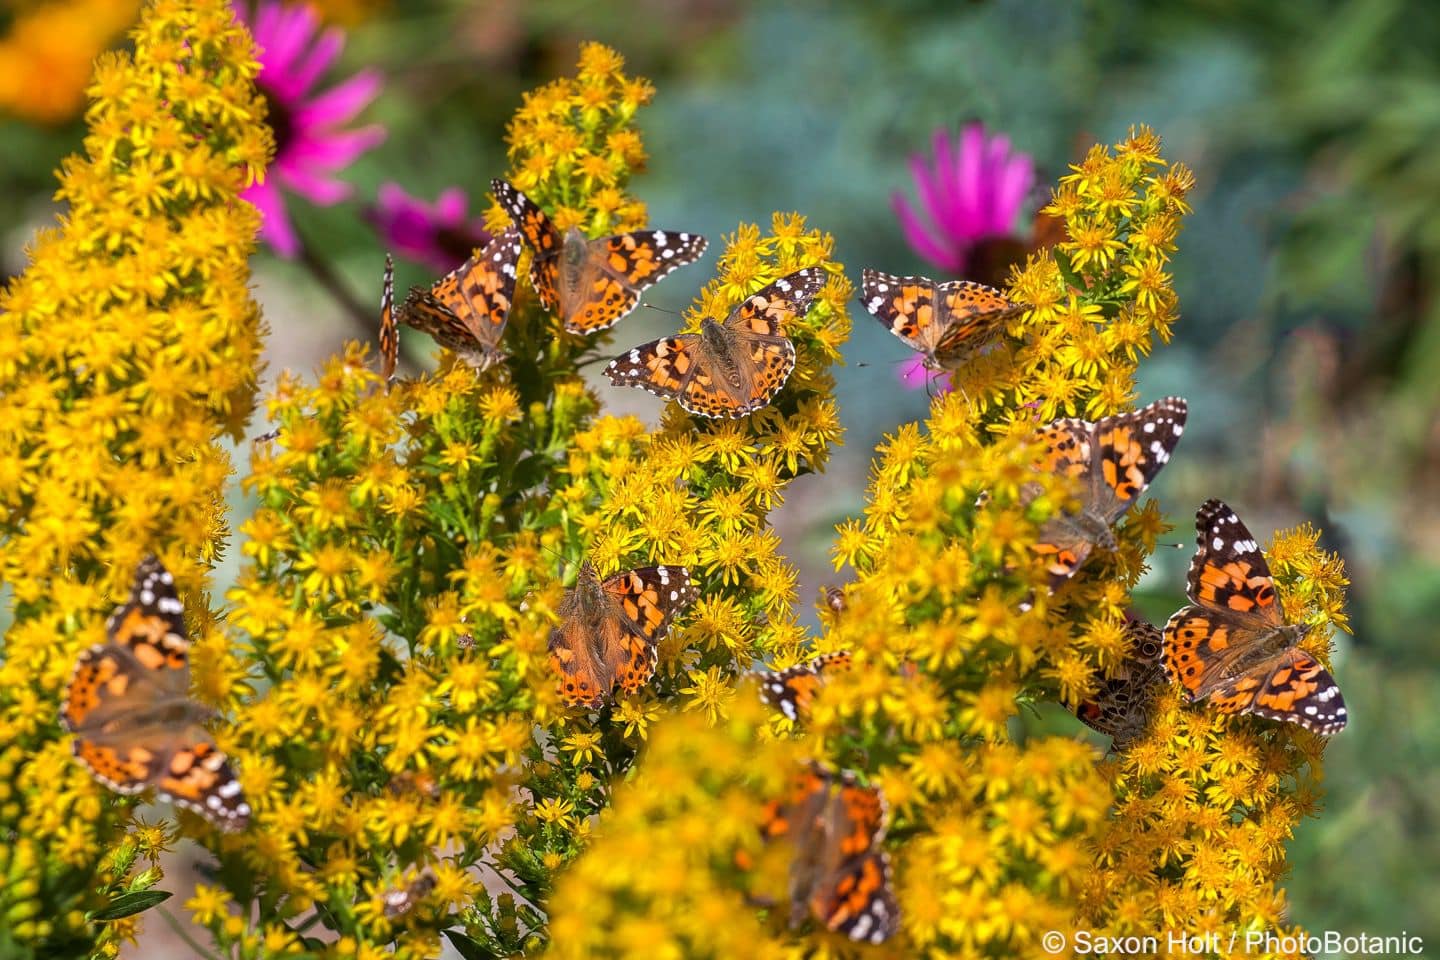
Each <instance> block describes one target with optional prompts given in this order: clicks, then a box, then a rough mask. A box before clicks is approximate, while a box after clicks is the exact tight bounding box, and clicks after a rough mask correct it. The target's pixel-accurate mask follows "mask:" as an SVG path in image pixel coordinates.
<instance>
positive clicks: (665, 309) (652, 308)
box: [640, 300, 684, 317]
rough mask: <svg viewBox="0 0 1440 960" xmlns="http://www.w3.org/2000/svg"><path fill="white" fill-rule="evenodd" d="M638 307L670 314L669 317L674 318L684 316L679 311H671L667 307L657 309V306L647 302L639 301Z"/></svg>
mask: <svg viewBox="0 0 1440 960" xmlns="http://www.w3.org/2000/svg"><path fill="white" fill-rule="evenodd" d="M640 306H642V307H649V308H650V309H651V310H658V311H659V312H661V313H668V314H670V315H671V316H675V317H680V316H684V314H682V313H681V312H680V311H679V310H671V309H669V308H668V307H657V306H655V304H653V303H651V302H650V301H649V300H641V301H640Z"/></svg>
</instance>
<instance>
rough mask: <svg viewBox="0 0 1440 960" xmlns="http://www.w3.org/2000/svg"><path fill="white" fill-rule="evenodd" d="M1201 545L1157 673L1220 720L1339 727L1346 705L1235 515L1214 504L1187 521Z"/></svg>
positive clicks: (1326, 730) (1324, 729)
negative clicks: (1241, 717)
mask: <svg viewBox="0 0 1440 960" xmlns="http://www.w3.org/2000/svg"><path fill="white" fill-rule="evenodd" d="M1195 531H1196V533H1197V534H1198V537H1199V546H1198V548H1197V549H1196V551H1195V559H1194V560H1192V561H1191V562H1190V575H1189V578H1188V583H1187V586H1186V593H1187V594H1189V596H1190V599H1191V600H1193V601H1194V602H1193V603H1192V604H1190V605H1189V606H1187V607H1182V608H1181V609H1180V610H1178V611H1176V612H1175V614H1174V615H1173V616H1171V617H1170V621H1169V622H1168V623H1166V624H1165V656H1164V663H1165V673H1166V675H1167V676H1169V677H1170V678H1171V679H1172V680H1178V681H1179V682H1180V684H1181V685H1182V686H1184V688H1185V693H1186V695H1187V696H1188V697H1189V699H1190V702H1192V703H1194V702H1196V701H1199V700H1206V701H1208V702H1209V704H1210V705H1211V706H1212V707H1214V708H1215V709H1216V710H1219V711H1220V712H1221V713H1253V714H1255V715H1256V716H1257V717H1265V718H1267V719H1270V720H1286V721H1288V722H1290V723H1298V724H1299V725H1300V726H1302V727H1304V728H1305V729H1307V730H1312V731H1314V732H1315V733H1318V734H1321V735H1322V736H1329V735H1331V734H1333V733H1339V732H1340V731H1341V730H1344V729H1345V724H1346V721H1348V720H1349V716H1348V714H1347V712H1346V710H1345V698H1344V697H1342V696H1341V695H1340V687H1339V685H1338V684H1336V683H1335V678H1334V677H1332V676H1330V672H1329V671H1328V670H1326V669H1325V668H1324V667H1322V666H1321V665H1320V661H1318V660H1316V659H1315V657H1314V656H1313V655H1312V654H1310V653H1308V652H1307V651H1305V650H1302V649H1300V646H1299V644H1300V642H1301V641H1302V640H1304V639H1305V635H1306V633H1308V632H1309V629H1310V628H1309V626H1308V625H1307V624H1303V623H1290V622H1289V621H1287V620H1286V619H1285V611H1284V610H1282V609H1281V608H1280V598H1279V596H1277V594H1276V592H1275V581H1274V579H1273V578H1272V577H1271V575H1270V565H1269V564H1267V563H1266V562H1265V555H1264V554H1262V553H1261V552H1260V547H1259V546H1258V545H1257V544H1256V543H1255V538H1254V537H1252V536H1251V535H1250V531H1249V530H1247V529H1246V528H1245V524H1243V523H1241V522H1240V518H1239V517H1237V516H1236V515H1235V511H1234V510H1231V509H1230V508H1229V507H1228V506H1226V505H1225V504H1224V503H1222V502H1220V501H1219V500H1207V501H1205V503H1203V504H1201V506H1200V510H1199V512H1198V513H1197V514H1196V516H1195Z"/></svg>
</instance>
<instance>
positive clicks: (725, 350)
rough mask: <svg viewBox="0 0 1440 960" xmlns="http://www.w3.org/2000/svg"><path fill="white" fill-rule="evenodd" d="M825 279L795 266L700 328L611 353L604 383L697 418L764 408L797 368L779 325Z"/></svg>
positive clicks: (806, 303) (799, 311)
mask: <svg viewBox="0 0 1440 960" xmlns="http://www.w3.org/2000/svg"><path fill="white" fill-rule="evenodd" d="M824 284H825V273H824V271H823V270H821V269H819V268H818V267H807V268H805V269H803V270H797V271H795V272H794V273H792V274H789V275H788V276H784V277H781V278H780V279H778V280H776V281H774V282H773V283H771V284H769V285H768V286H766V287H764V288H762V289H761V290H760V291H759V292H758V293H755V294H753V295H751V296H750V297H748V298H746V299H745V300H744V301H743V302H742V303H741V304H740V305H739V306H737V307H736V308H735V309H734V310H732V311H731V312H730V315H729V316H727V317H726V318H725V320H723V321H717V320H714V319H711V318H709V317H706V318H705V319H703V320H701V322H700V331H699V332H698V333H681V334H676V335H674V336H670V337H662V338H661V339H659V340H653V341H651V342H650V343H645V344H641V345H640V346H638V347H635V348H634V349H632V350H630V351H628V352H627V353H625V354H622V355H621V356H619V357H616V358H615V359H614V360H613V361H611V363H610V365H609V366H608V367H606V368H605V375H606V377H608V378H609V380H610V382H611V383H613V384H616V385H619V386H631V387H640V388H641V389H644V390H647V391H649V392H650V393H653V394H655V395H656V396H657V397H663V398H665V399H667V400H674V401H675V402H677V403H679V404H680V406H681V407H683V408H684V409H685V410H687V411H689V412H690V413H693V414H696V415H697V416H702V417H714V418H729V419H734V418H737V417H743V416H747V415H749V414H751V413H754V412H755V411H756V410H759V409H760V408H761V407H764V406H766V405H767V404H769V403H770V401H771V400H772V399H773V398H774V397H775V395H776V394H777V393H779V392H780V388H781V387H783V386H784V385H785V382H786V380H788V379H789V377H790V373H791V371H793V370H794V369H795V344H794V343H792V342H791V341H790V338H789V337H787V336H786V335H785V326H786V324H787V323H789V322H790V321H792V320H794V319H795V318H796V317H798V316H800V315H803V314H804V313H805V312H806V311H807V310H809V308H810V302H811V301H812V300H813V299H814V297H815V295H816V294H817V293H819V292H820V288H821V287H822V286H824Z"/></svg>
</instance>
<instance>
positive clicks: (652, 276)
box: [490, 180, 706, 333]
mask: <svg viewBox="0 0 1440 960" xmlns="http://www.w3.org/2000/svg"><path fill="white" fill-rule="evenodd" d="M490 189H491V191H493V192H494V194H495V198H496V199H497V200H499V201H500V205H501V206H503V207H504V208H505V209H506V210H507V211H509V213H510V216H511V218H513V219H514V221H515V223H516V224H517V225H518V226H519V227H520V230H521V232H522V233H524V234H525V240H526V242H528V243H529V244H530V249H531V250H533V251H534V252H535V259H534V260H533V261H532V262H531V264H530V284H531V286H533V287H534V288H535V293H536V294H538V295H539V297H540V302H541V304H542V305H543V306H544V307H545V309H546V310H555V309H557V308H558V309H559V311H560V319H561V321H563V322H564V324H565V329H566V330H569V331H570V332H571V333H594V332H596V331H597V330H604V329H606V328H607V327H612V326H614V325H615V324H616V323H618V322H619V321H620V320H621V318H623V317H625V316H626V315H627V314H629V313H630V311H632V310H634V309H635V308H636V307H637V306H638V305H639V304H640V294H642V293H644V292H645V291H646V290H648V289H649V288H650V287H652V286H654V285H655V284H656V283H658V282H659V281H660V279H661V278H662V277H664V276H665V275H666V274H668V273H670V271H672V270H674V269H675V268H676V267H683V266H685V265H686V264H687V263H694V262H695V261H696V260H698V259H700V255H701V254H703V253H704V252H705V246H706V241H705V238H704V237H702V236H700V235H699V234H694V233H677V232H675V231H670V230H637V231H635V232H634V233H617V234H615V235H614V236H610V237H600V238H598V239H595V240H590V239H587V238H586V236H585V234H583V233H581V232H580V231H579V230H577V229H575V228H574V227H572V228H570V230H568V231H567V232H566V233H564V234H563V235H562V234H561V233H560V231H559V229H557V228H556V226H555V224H554V223H553V222H551V220H550V218H549V217H548V216H546V215H545V211H543V210H541V209H540V208H539V207H538V206H536V205H535V204H534V202H532V201H531V200H530V198H529V197H527V196H525V194H523V193H521V192H520V191H519V190H516V189H515V188H514V187H513V186H511V185H510V184H509V183H507V182H506V181H504V180H491V181H490Z"/></svg>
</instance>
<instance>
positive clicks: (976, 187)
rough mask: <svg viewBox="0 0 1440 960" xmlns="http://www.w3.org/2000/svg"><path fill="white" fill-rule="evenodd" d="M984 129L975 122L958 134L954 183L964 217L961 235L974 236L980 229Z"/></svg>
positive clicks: (977, 234) (982, 197)
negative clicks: (958, 150)
mask: <svg viewBox="0 0 1440 960" xmlns="http://www.w3.org/2000/svg"><path fill="white" fill-rule="evenodd" d="M984 163H985V128H984V126H982V125H981V124H979V123H972V124H969V125H968V126H966V127H965V130H964V131H963V132H962V133H961V134H960V155H959V157H958V158H957V159H956V166H955V182H956V185H957V187H956V189H957V192H958V193H959V195H960V211H961V216H962V217H963V218H964V222H965V228H964V235H965V236H966V237H967V238H971V239H973V238H975V237H977V236H980V235H981V234H982V233H983V232H984V227H983V226H982V223H983V218H984V213H985V211H984V206H983V199H984V190H985V184H984V179H985V169H984Z"/></svg>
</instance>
